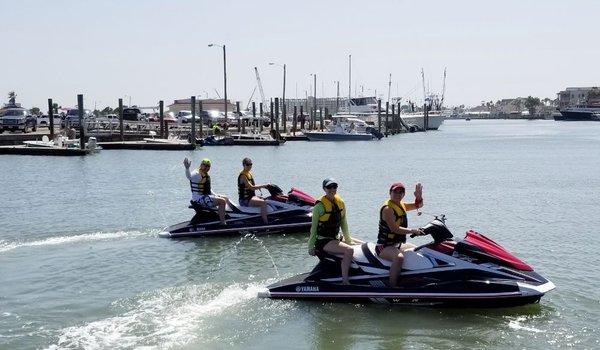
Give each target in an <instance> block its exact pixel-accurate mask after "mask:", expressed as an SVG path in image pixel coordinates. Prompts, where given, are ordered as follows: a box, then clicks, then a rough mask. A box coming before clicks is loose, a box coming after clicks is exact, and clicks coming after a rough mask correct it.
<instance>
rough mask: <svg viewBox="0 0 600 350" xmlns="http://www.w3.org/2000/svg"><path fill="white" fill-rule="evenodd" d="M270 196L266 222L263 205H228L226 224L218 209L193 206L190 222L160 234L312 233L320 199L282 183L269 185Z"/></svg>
mask: <svg viewBox="0 0 600 350" xmlns="http://www.w3.org/2000/svg"><path fill="white" fill-rule="evenodd" d="M267 190H268V191H269V196H268V197H266V198H264V199H265V200H266V201H267V204H268V208H267V209H268V211H267V214H268V218H269V223H268V224H265V223H264V222H263V221H262V218H261V216H260V208H258V207H243V206H240V205H236V204H232V205H227V207H226V220H225V222H226V225H221V223H220V222H219V215H218V213H217V208H216V207H215V208H211V209H207V208H203V207H200V206H198V205H194V204H193V203H192V205H191V206H190V208H191V209H194V210H195V212H196V214H195V215H194V217H193V218H192V219H191V220H190V221H185V222H182V223H179V224H175V225H172V226H169V227H166V228H165V229H164V230H163V232H161V233H160V234H159V235H160V236H162V237H171V238H176V237H202V236H213V235H236V234H247V233H251V234H264V233H293V232H308V231H309V230H310V225H311V221H312V208H313V206H314V205H315V202H316V200H315V199H314V198H313V197H312V196H310V195H309V194H306V193H304V192H302V191H300V190H299V189H297V188H292V189H291V190H290V191H289V192H288V194H287V195H285V194H283V191H282V190H281V188H279V186H276V185H269V186H267Z"/></svg>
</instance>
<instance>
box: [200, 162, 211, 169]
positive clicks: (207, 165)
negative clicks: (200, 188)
mask: <svg viewBox="0 0 600 350" xmlns="http://www.w3.org/2000/svg"><path fill="white" fill-rule="evenodd" d="M202 165H204V166H206V167H209V168H210V164H206V163H205V164H202Z"/></svg>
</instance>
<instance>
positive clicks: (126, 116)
mask: <svg viewBox="0 0 600 350" xmlns="http://www.w3.org/2000/svg"><path fill="white" fill-rule="evenodd" d="M123 120H133V121H138V120H144V115H143V114H142V111H140V109H139V108H136V107H130V108H123Z"/></svg>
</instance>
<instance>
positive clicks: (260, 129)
mask: <svg viewBox="0 0 600 350" xmlns="http://www.w3.org/2000/svg"><path fill="white" fill-rule="evenodd" d="M258 108H259V109H260V120H259V121H258V125H259V126H258V132H260V133H261V134H262V130H263V104H262V102H261V103H259V104H258Z"/></svg>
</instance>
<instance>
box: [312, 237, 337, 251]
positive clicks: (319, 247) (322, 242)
mask: <svg viewBox="0 0 600 350" xmlns="http://www.w3.org/2000/svg"><path fill="white" fill-rule="evenodd" d="M331 241H337V239H335V238H321V239H317V241H316V242H315V252H320V253H324V252H325V250H324V248H325V246H326V245H327V243H329V242H331Z"/></svg>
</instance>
